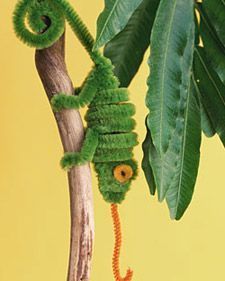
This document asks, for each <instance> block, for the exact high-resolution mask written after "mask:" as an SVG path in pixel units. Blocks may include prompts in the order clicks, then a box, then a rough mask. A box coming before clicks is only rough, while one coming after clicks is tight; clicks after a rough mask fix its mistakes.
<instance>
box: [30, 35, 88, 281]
mask: <svg viewBox="0 0 225 281" xmlns="http://www.w3.org/2000/svg"><path fill="white" fill-rule="evenodd" d="M64 37H65V35H63V36H62V37H61V38H60V39H59V40H58V41H57V42H56V43H55V44H54V45H53V46H52V47H50V48H47V49H43V50H36V55H35V62H36V67H37V70H38V73H39V76H40V78H41V81H42V83H43V86H44V88H45V91H46V93H47V96H48V98H49V100H50V99H51V98H52V96H53V95H54V94H56V93H59V92H63V93H66V94H68V95H70V94H72V93H73V91H74V89H73V85H72V82H71V80H70V78H69V75H68V73H67V69H66V64H65V38H64ZM54 115H55V119H56V122H57V125H58V129H59V133H60V137H61V140H62V144H63V148H64V151H65V152H68V151H70V152H71V151H79V150H80V148H81V145H82V142H83V138H84V128H83V124H82V120H81V117H80V114H79V112H78V111H76V110H63V111H61V112H60V113H55V114H54ZM68 179H69V190H70V209H71V242H70V243H71V244H70V258H69V269H68V277H67V281H81V280H82V281H88V280H89V279H90V268H91V257H92V245H93V239H94V216H93V201H92V200H93V199H92V187H91V173H90V167H89V165H84V166H80V167H74V168H73V169H72V170H71V171H70V172H69V173H68Z"/></svg>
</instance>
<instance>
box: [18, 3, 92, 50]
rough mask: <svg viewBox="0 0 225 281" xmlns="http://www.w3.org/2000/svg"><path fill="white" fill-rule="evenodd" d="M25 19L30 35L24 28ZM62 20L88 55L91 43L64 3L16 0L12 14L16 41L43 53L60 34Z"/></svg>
mask: <svg viewBox="0 0 225 281" xmlns="http://www.w3.org/2000/svg"><path fill="white" fill-rule="evenodd" d="M26 17H27V18H28V24H29V27H30V29H31V31H30V30H29V29H28V28H27V27H26V24H25V20H26ZM65 19H66V20H67V22H68V23H69V25H70V26H71V28H72V30H73V32H74V33H75V35H76V36H77V37H78V39H79V40H80V42H81V44H82V45H83V46H84V47H85V49H86V50H87V51H88V53H91V52H92V48H93V44H94V39H93V37H92V35H91V34H90V32H89V31H88V29H87V27H86V26H85V25H84V23H83V22H82V20H81V18H80V17H79V15H78V14H77V13H76V11H75V10H74V9H73V7H72V6H71V5H70V3H69V2H68V1H66V0H54V1H52V0H41V1H40V0H20V1H19V2H18V3H17V5H16V7H15V10H14V14H13V25H14V30H15V33H16V35H17V36H18V38H19V39H20V40H22V41H23V42H24V43H26V44H27V45H29V46H31V47H35V48H37V49H44V48H47V47H50V46H51V45H53V44H54V43H55V42H56V41H57V40H58V39H59V38H60V36H61V35H62V34H63V32H64V30H65Z"/></svg>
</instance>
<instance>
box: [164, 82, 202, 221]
mask: <svg viewBox="0 0 225 281" xmlns="http://www.w3.org/2000/svg"><path fill="white" fill-rule="evenodd" d="M180 113H181V112H180ZM181 116H182V114H181ZM180 136H181V137H182V146H181V150H180V151H179V152H178V153H177V155H178V157H177V166H176V169H175V170H174V178H173V181H172V183H171V185H170V187H169V190H168V191H167V194H166V201H167V204H168V207H169V209H170V216H171V218H172V219H176V220H179V219H180V218H181V217H182V215H183V214H184V211H185V210H186V208H187V207H188V205H189V203H190V201H191V199H192V195H193V191H194V186H195V181H196V178H197V174H198V167H199V158H200V144H201V125H200V109H199V104H198V101H197V99H196V94H195V93H194V86H193V83H191V85H190V89H189V91H188V98H187V105H186V109H185V116H184V128H183V129H182V134H180ZM173 142H174V145H175V146H176V139H175V138H173ZM171 145H172V144H171Z"/></svg>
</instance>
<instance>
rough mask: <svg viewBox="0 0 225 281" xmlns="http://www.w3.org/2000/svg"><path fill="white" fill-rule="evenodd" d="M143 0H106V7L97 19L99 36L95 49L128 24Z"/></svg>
mask: <svg viewBox="0 0 225 281" xmlns="http://www.w3.org/2000/svg"><path fill="white" fill-rule="evenodd" d="M141 2H142V0H105V8H104V10H103V12H102V13H101V14H100V15H99V17H98V20H97V37H96V41H95V44H94V49H95V50H96V49H98V48H100V47H101V46H103V45H104V44H106V43H107V42H108V41H109V40H111V39H112V38H113V37H114V36H115V35H116V34H118V33H119V32H120V31H121V30H122V29H123V28H124V27H125V26H126V24H127V22H128V20H129V19H130V17H131V16H132V14H133V12H134V11H135V10H136V9H137V7H138V6H139V5H140V3H141Z"/></svg>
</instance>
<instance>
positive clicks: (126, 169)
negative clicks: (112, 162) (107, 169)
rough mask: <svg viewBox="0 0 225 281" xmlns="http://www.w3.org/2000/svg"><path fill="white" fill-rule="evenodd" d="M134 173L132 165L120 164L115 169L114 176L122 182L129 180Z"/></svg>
mask: <svg viewBox="0 0 225 281" xmlns="http://www.w3.org/2000/svg"><path fill="white" fill-rule="evenodd" d="M133 174H134V172H133V169H132V167H131V166H129V165H125V164H121V165H118V166H116V167H115V168H114V170H113V175H114V178H115V179H116V180H117V181H118V182H120V183H125V182H127V181H128V180H129V179H131V178H132V176H133Z"/></svg>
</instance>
